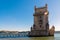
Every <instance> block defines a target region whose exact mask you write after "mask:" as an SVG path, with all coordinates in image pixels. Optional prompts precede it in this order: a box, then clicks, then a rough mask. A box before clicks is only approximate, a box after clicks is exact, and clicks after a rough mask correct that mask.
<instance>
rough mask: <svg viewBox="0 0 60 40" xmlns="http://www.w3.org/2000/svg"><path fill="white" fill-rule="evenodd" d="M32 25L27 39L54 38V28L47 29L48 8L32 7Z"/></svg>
mask: <svg viewBox="0 0 60 40" xmlns="http://www.w3.org/2000/svg"><path fill="white" fill-rule="evenodd" d="M34 10H35V12H34V14H33V16H34V24H33V26H32V27H31V31H30V32H29V35H28V36H29V37H41V36H54V32H55V27H54V26H52V28H51V29H49V20H48V16H49V11H48V6H47V4H45V6H43V7H39V8H37V7H36V6H34Z"/></svg>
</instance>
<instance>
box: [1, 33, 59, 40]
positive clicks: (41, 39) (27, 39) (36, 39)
mask: <svg viewBox="0 0 60 40" xmlns="http://www.w3.org/2000/svg"><path fill="white" fill-rule="evenodd" d="M0 40H60V33H55V35H54V37H20V38H0Z"/></svg>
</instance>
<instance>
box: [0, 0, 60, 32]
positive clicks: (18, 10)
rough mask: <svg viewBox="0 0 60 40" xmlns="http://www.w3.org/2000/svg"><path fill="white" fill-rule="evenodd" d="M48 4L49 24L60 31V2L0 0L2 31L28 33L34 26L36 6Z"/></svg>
mask: <svg viewBox="0 0 60 40" xmlns="http://www.w3.org/2000/svg"><path fill="white" fill-rule="evenodd" d="M46 3H47V4H48V11H49V24H50V27H51V26H52V25H54V26H55V30H56V31H57V30H58V31H59V30H60V0H0V30H10V31H28V30H30V27H31V26H32V25H33V22H34V20H33V13H34V5H36V6H37V7H41V6H44V5H45V4H46Z"/></svg>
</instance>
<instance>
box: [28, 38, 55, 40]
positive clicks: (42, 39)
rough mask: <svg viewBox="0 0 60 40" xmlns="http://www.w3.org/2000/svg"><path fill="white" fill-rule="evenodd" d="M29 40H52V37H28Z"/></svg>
mask: <svg viewBox="0 0 60 40" xmlns="http://www.w3.org/2000/svg"><path fill="white" fill-rule="evenodd" d="M29 40H54V37H30V38H29Z"/></svg>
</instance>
